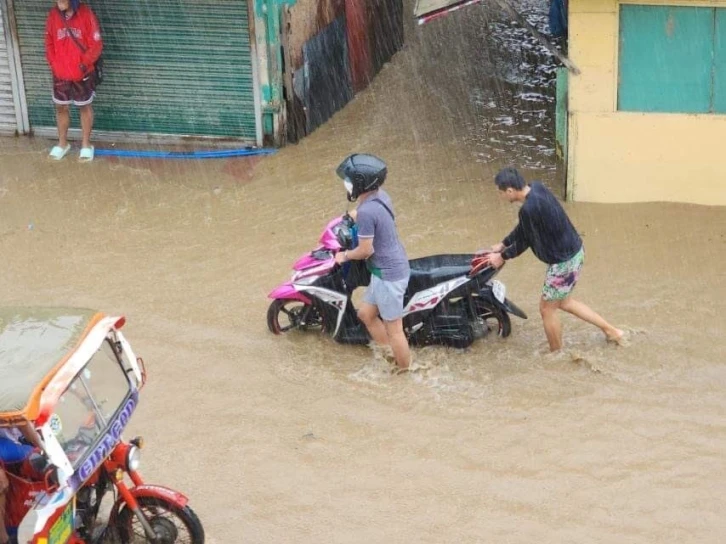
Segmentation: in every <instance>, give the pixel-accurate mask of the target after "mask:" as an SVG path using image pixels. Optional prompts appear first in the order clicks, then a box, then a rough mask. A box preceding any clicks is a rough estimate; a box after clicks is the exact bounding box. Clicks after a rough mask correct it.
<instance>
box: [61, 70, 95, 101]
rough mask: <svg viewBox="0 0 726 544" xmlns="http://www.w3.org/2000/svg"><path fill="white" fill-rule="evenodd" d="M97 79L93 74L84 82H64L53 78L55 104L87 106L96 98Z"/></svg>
mask: <svg viewBox="0 0 726 544" xmlns="http://www.w3.org/2000/svg"><path fill="white" fill-rule="evenodd" d="M95 79H96V78H94V77H93V74H91V75H90V76H88V77H87V78H86V79H84V80H82V81H64V80H62V79H57V78H55V77H54V78H53V102H54V103H56V104H58V105H59V106H68V105H69V104H73V105H74V106H87V105H88V104H90V103H91V102H93V99H94V98H95V96H96V81H95Z"/></svg>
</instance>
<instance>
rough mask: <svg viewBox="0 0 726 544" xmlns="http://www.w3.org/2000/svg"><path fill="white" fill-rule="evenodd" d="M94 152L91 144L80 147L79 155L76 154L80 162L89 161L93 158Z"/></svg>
mask: <svg viewBox="0 0 726 544" xmlns="http://www.w3.org/2000/svg"><path fill="white" fill-rule="evenodd" d="M94 154H95V148H94V147H93V146H91V147H82V148H81V153H80V155H78V160H79V161H81V162H91V161H92V160H93V155H94Z"/></svg>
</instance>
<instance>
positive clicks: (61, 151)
mask: <svg viewBox="0 0 726 544" xmlns="http://www.w3.org/2000/svg"><path fill="white" fill-rule="evenodd" d="M70 150H71V144H66V146H65V147H61V146H59V145H54V146H53V149H51V150H50V154H49V155H48V156H49V157H50V158H51V159H53V160H55V161H59V160H61V159H62V158H63V157H65V156H66V155H68V152H69V151H70Z"/></svg>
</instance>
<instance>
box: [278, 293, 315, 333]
mask: <svg viewBox="0 0 726 544" xmlns="http://www.w3.org/2000/svg"><path fill="white" fill-rule="evenodd" d="M322 324H323V320H322V318H321V317H320V313H318V311H317V310H316V309H315V308H314V307H313V306H311V305H310V304H305V303H304V302H301V301H299V300H294V299H277V300H273V301H272V303H271V304H270V307H269V308H268V309H267V328H268V329H270V332H271V333H273V334H283V333H286V332H289V331H291V330H294V329H302V330H308V329H316V328H320V327H322Z"/></svg>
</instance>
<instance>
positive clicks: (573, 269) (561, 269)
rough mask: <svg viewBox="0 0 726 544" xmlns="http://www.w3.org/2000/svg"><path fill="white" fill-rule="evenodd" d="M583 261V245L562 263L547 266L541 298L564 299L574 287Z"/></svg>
mask: <svg viewBox="0 0 726 544" xmlns="http://www.w3.org/2000/svg"><path fill="white" fill-rule="evenodd" d="M584 263H585V247H584V246H583V247H582V248H580V251H578V252H577V253H575V255H573V256H572V257H571V258H570V259H569V260H567V261H565V262H564V263H557V264H551V265H550V266H549V267H548V268H547V277H545V281H544V285H543V286H542V298H543V299H544V300H551V301H554V300H564V299H566V298H567V297H568V296H569V295H570V293H571V292H572V290H573V289H574V288H575V285H576V284H577V280H578V279H579V278H580V272H581V271H582V265H583V264H584Z"/></svg>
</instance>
